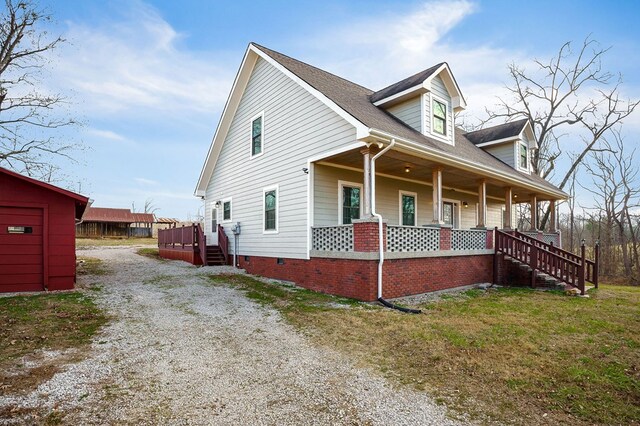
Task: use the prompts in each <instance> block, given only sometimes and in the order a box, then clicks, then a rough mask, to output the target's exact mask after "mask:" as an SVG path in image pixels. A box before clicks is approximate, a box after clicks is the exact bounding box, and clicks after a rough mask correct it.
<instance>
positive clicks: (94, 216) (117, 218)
mask: <svg viewBox="0 0 640 426" xmlns="http://www.w3.org/2000/svg"><path fill="white" fill-rule="evenodd" d="M82 220H83V221H85V222H114V223H133V222H135V219H134V217H133V214H132V213H131V210H129V209H112V208H106V207H89V208H88V209H87V211H86V212H85V214H84V216H83V217H82Z"/></svg>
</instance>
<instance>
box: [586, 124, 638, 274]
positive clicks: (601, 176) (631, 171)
mask: <svg viewBox="0 0 640 426" xmlns="http://www.w3.org/2000/svg"><path fill="white" fill-rule="evenodd" d="M610 139H611V140H607V139H605V140H603V141H602V146H603V148H604V149H602V150H599V151H594V152H592V153H591V154H590V156H589V157H590V158H589V160H590V161H588V162H587V163H586V164H585V167H586V169H587V171H588V172H589V174H590V175H591V176H592V179H593V184H594V185H593V186H585V185H581V186H582V187H583V188H584V189H585V190H587V191H589V192H590V193H591V194H593V195H594V202H595V206H596V207H595V214H594V215H593V216H594V217H595V216H596V215H597V216H598V221H599V222H600V223H599V225H600V227H601V228H602V234H603V237H604V238H603V241H602V242H603V243H604V244H603V247H602V249H603V254H604V257H603V272H604V273H605V274H609V275H615V274H616V272H617V269H618V264H621V266H622V272H623V273H624V276H625V277H628V278H629V279H630V280H631V282H632V283H637V282H638V281H639V279H640V277H639V276H638V274H640V265H638V263H637V248H638V247H637V238H636V237H635V236H636V229H634V225H633V221H632V220H631V210H632V209H633V208H634V207H637V206H638V205H640V204H639V203H640V185H639V182H638V181H639V177H640V176H639V173H640V170H639V169H638V167H637V165H636V164H635V163H634V156H635V149H633V150H631V152H628V151H625V144H624V140H623V137H622V136H621V134H620V132H619V131H618V130H616V131H614V132H612V137H611V138H610ZM603 221H604V223H603ZM618 256H620V257H621V259H619V258H618Z"/></svg>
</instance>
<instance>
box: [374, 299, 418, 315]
mask: <svg viewBox="0 0 640 426" xmlns="http://www.w3.org/2000/svg"><path fill="white" fill-rule="evenodd" d="M378 302H380V303H382V304H383V305H384V306H386V307H387V308H391V309H397V310H398V311H400V312H405V313H407V314H421V313H422V311H421V310H420V309H411V308H403V307H402V306H398V305H394V304H393V303H391V302H387V301H386V300H384V299H383V298H382V297H378Z"/></svg>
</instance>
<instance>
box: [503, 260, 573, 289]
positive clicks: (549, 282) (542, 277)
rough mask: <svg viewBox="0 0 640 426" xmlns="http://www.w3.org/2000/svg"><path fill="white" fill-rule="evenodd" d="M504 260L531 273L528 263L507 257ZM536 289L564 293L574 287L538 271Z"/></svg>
mask: <svg viewBox="0 0 640 426" xmlns="http://www.w3.org/2000/svg"><path fill="white" fill-rule="evenodd" d="M504 259H505V260H508V261H509V262H511V263H513V264H515V265H516V266H518V268H520V269H522V270H523V271H525V272H527V273H530V272H531V267H530V266H529V265H527V264H526V263H523V262H521V261H519V260H517V259H514V258H512V257H511V256H507V255H505V256H504ZM535 288H539V289H549V290H561V291H564V290H568V289H571V288H573V286H572V285H570V284H567V283H565V282H563V281H561V280H559V279H557V278H555V277H552V276H551V275H548V274H545V273H544V272H541V271H537V273H536V283H535Z"/></svg>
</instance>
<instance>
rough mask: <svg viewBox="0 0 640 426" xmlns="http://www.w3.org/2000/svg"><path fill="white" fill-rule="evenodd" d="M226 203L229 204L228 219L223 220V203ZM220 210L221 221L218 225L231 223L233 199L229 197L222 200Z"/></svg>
mask: <svg viewBox="0 0 640 426" xmlns="http://www.w3.org/2000/svg"><path fill="white" fill-rule="evenodd" d="M226 202H228V203H229V204H230V207H231V209H230V211H229V213H230V214H229V219H227V220H225V219H224V203H226ZM220 207H221V210H222V220H221V221H220V223H229V222H233V198H232V197H229V198H223V199H222V204H221V205H220Z"/></svg>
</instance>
